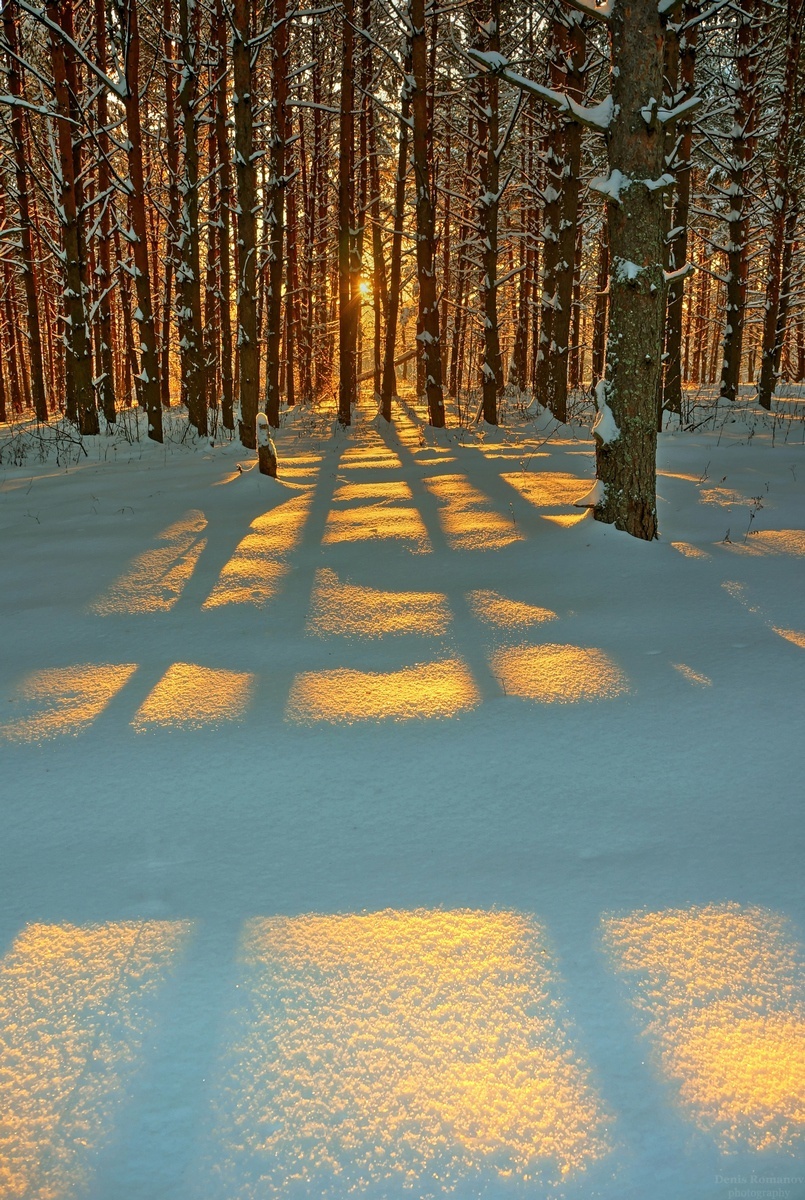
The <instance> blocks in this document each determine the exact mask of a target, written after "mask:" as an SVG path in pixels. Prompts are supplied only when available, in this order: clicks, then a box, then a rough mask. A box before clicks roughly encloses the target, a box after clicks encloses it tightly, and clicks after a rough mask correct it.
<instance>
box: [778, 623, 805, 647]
mask: <svg viewBox="0 0 805 1200" xmlns="http://www.w3.org/2000/svg"><path fill="white" fill-rule="evenodd" d="M774 632H775V633H776V634H778V635H779V636H780V637H781V638H785V640H786V641H787V642H792V643H793V645H795V646H800V647H801V648H802V649H803V650H805V633H799V632H798V631H797V630H796V629H778V628H777V626H776V625H775V626H774Z"/></svg>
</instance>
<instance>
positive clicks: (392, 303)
mask: <svg viewBox="0 0 805 1200" xmlns="http://www.w3.org/2000/svg"><path fill="white" fill-rule="evenodd" d="M410 68H411V59H410V53H409V54H408V55H406V59H405V68H404V69H405V81H404V83H403V88H402V93H401V95H400V118H401V119H400V126H399V137H400V141H399V144H398V150H397V175H396V179H395V182H394V212H393V221H394V231H393V233H392V238H391V268H390V269H391V277H390V280H389V308H388V318H387V320H386V338H385V345H384V349H383V381H382V384H381V391H380V411H381V414H382V415H383V417H384V418H385V420H387V421H390V420H391V398H392V396H393V395H394V393H395V391H396V387H397V380H396V375H395V372H394V354H395V348H396V345H397V322H398V320H399V314H400V290H401V288H400V284H401V282H402V241H403V224H404V221H405V180H406V176H407V175H408V128H409V124H408V122H409V119H410V115H411V92H410V89H409V86H408V79H409V77H410Z"/></svg>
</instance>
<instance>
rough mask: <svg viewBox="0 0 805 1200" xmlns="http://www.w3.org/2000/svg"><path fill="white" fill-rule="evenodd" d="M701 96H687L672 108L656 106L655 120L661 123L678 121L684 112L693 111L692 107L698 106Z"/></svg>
mask: <svg viewBox="0 0 805 1200" xmlns="http://www.w3.org/2000/svg"><path fill="white" fill-rule="evenodd" d="M703 98H704V97H702V96H698V95H697V96H689V97H688V99H687V100H683V101H682V103H681V104H677V105H675V106H674V107H673V108H658V109H657V120H658V121H659V123H660V124H661V125H667V124H668V122H669V121H678V120H679V118H680V117H684V116H685V115H686V113H690V112H693V111H694V109H696V108H698V107H699V105H700V104H701V103H702V100H703Z"/></svg>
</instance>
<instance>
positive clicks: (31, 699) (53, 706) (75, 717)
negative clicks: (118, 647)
mask: <svg viewBox="0 0 805 1200" xmlns="http://www.w3.org/2000/svg"><path fill="white" fill-rule="evenodd" d="M136 670H137V666H136V664H135V663H81V664H79V665H77V666H72V667H51V668H50V669H48V670H44V671H33V672H32V673H31V674H30V675H29V676H27V678H26V679H25V680H24V681H23V682H22V684H21V686H20V688H19V691H18V693H17V696H16V697H15V698H14V704H15V710H14V711H15V714H16V715H15V716H14V717H13V718H12V720H10V721H6V722H5V723H4V724H3V725H0V738H3V739H5V740H6V741H9V742H36V741H40V740H43V739H45V738H53V737H59V736H63V735H65V734H77V733H81V732H82V731H83V730H84V729H86V728H87V727H88V726H89V725H91V724H92V722H93V721H94V720H95V719H96V718H97V717H98V716H100V714H101V713H102V712H103V710H104V709H105V708H106V706H107V705H108V704H109V702H110V701H111V700H112V699H113V698H114V697H115V696H116V695H117V693H118V692H119V691H120V690H121V689H122V688H123V687H125V685H126V683H127V682H128V681H129V679H130V678H131V676H132V675H133V674H134V672H135V671H136Z"/></svg>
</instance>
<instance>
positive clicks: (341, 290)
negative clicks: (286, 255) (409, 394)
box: [338, 0, 358, 425]
mask: <svg viewBox="0 0 805 1200" xmlns="http://www.w3.org/2000/svg"><path fill="white" fill-rule="evenodd" d="M354 25H355V0H344V19H343V22H342V35H343V45H342V53H343V58H342V64H341V104H340V119H339V134H338V330H339V341H338V420H339V422H340V424H341V425H349V424H350V423H351V421H352V406H353V405H354V404H355V401H356V399H357V383H356V364H355V352H356V347H357V341H358V313H357V311H356V303H355V296H354V289H353V283H352V270H353V266H352V254H353V246H352V241H353V237H354V228H355V192H354V189H355V181H354V178H353V174H354V171H353V168H354V160H355V149H354V142H355V33H354Z"/></svg>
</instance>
